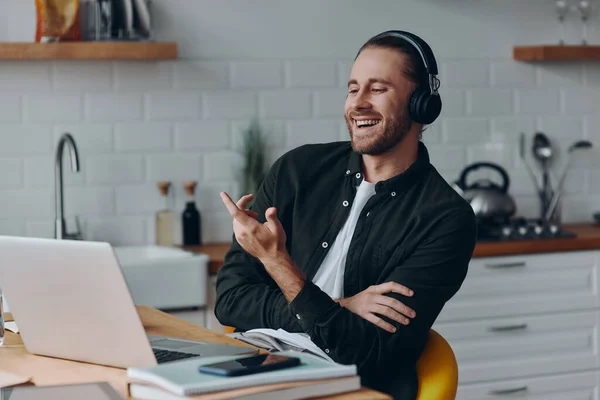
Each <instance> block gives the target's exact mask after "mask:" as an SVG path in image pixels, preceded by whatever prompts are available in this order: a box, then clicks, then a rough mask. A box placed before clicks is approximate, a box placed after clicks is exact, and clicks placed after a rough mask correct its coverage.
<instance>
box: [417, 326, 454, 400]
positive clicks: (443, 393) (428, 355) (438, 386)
mask: <svg viewBox="0 0 600 400" xmlns="http://www.w3.org/2000/svg"><path fill="white" fill-rule="evenodd" d="M417 379H418V380H419V392H418V394H417V400H454V399H455V398H456V391H457V388H458V364H457V363H456V357H455V355H454V351H452V347H450V344H449V343H448V342H447V341H446V339H444V338H443V337H442V336H441V335H440V334H439V333H437V332H436V331H435V330H433V329H430V330H429V337H428V338H427V344H426V345H425V349H424V350H423V354H421V357H419V360H418V361H417Z"/></svg>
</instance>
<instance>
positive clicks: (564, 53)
mask: <svg viewBox="0 0 600 400" xmlns="http://www.w3.org/2000/svg"><path fill="white" fill-rule="evenodd" d="M513 58H514V59H515V60H519V61H586V60H598V61H600V46H591V45H588V46H571V45H568V46H567V45H565V46H560V45H541V46H516V47H514V48H513Z"/></svg>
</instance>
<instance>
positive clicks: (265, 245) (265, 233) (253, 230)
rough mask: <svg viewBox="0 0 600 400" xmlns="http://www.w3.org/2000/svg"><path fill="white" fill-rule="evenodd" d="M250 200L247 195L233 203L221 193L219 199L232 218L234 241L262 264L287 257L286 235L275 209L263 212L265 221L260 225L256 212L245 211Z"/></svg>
mask: <svg viewBox="0 0 600 400" xmlns="http://www.w3.org/2000/svg"><path fill="white" fill-rule="evenodd" d="M252 198H253V195H252V194H248V195H245V196H242V198H240V199H239V200H238V202H237V203H234V202H233V200H231V197H229V195H228V194H227V193H225V192H221V199H222V200H223V203H224V204H225V207H227V210H228V211H229V214H231V216H232V217H233V232H234V234H235V238H236V240H237V241H238V243H239V244H240V246H242V248H243V249H244V250H246V251H247V252H248V253H250V254H251V255H253V256H254V257H256V258H258V259H259V260H261V261H262V262H263V263H264V262H265V261H266V260H274V259H278V258H280V257H281V256H285V255H287V250H286V248H285V241H286V235H285V231H284V230H283V226H281V223H280V222H279V220H278V219H277V214H276V212H277V211H276V209H275V208H274V207H270V208H268V209H267V211H266V212H265V217H266V219H267V221H266V222H265V223H264V224H261V223H260V222H258V221H257V220H256V218H258V214H257V213H256V212H254V211H252V210H246V205H247V204H248V202H249V201H250V200H252Z"/></svg>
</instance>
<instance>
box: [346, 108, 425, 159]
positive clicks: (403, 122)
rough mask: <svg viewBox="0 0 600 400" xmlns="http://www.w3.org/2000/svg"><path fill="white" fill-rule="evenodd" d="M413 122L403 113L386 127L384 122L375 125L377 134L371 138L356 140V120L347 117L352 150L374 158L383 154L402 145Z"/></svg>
mask: <svg viewBox="0 0 600 400" xmlns="http://www.w3.org/2000/svg"><path fill="white" fill-rule="evenodd" d="M412 122H413V121H412V119H411V118H410V116H408V115H407V113H401V114H399V115H397V116H396V117H395V118H393V119H388V120H387V123H386V124H385V126H383V125H382V124H383V120H382V121H381V122H380V123H379V124H377V125H375V129H377V132H375V133H374V134H372V135H370V136H371V137H368V138H364V137H361V138H360V139H355V137H354V135H353V129H354V120H353V119H352V118H350V117H346V126H347V127H348V133H349V134H350V141H351V143H352V149H353V150H354V151H355V152H357V153H359V154H367V155H372V156H376V155H380V154H383V153H385V152H386V151H388V150H390V149H391V148H393V147H394V146H396V145H397V144H398V143H400V142H401V141H402V139H404V138H405V137H406V135H407V134H408V132H409V131H410V128H411V127H412ZM358 129H360V128H358Z"/></svg>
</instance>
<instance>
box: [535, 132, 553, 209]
mask: <svg viewBox="0 0 600 400" xmlns="http://www.w3.org/2000/svg"><path fill="white" fill-rule="evenodd" d="M532 152H533V156H534V157H535V158H536V160H538V161H539V163H540V165H541V167H542V189H541V192H540V193H541V195H540V202H541V205H542V207H541V208H542V209H541V213H540V214H541V216H542V217H543V216H544V215H545V214H546V211H547V210H548V206H549V204H550V199H551V198H552V186H551V184H550V172H549V171H550V160H551V159H552V156H553V153H554V151H553V149H552V145H551V144H550V139H548V136H546V135H545V134H544V133H542V132H536V133H535V135H534V136H533V145H532Z"/></svg>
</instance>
